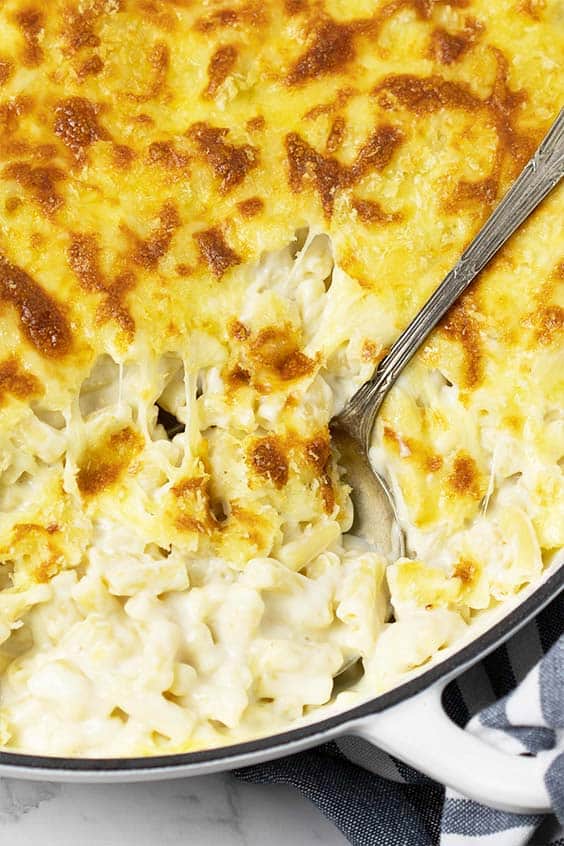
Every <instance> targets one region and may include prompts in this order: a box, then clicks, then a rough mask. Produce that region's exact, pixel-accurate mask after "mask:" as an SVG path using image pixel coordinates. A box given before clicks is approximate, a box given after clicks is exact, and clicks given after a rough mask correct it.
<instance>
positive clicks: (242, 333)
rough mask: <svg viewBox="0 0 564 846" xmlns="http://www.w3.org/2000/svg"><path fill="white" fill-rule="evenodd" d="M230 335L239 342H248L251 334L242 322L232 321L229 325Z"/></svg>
mask: <svg viewBox="0 0 564 846" xmlns="http://www.w3.org/2000/svg"><path fill="white" fill-rule="evenodd" d="M229 333H230V335H231V336H232V337H233V338H236V339H237V340H238V341H246V340H247V338H248V337H249V335H250V334H251V333H250V331H249V329H247V327H246V326H245V325H244V324H243V323H241V321H240V320H232V321H231V323H230V324H229Z"/></svg>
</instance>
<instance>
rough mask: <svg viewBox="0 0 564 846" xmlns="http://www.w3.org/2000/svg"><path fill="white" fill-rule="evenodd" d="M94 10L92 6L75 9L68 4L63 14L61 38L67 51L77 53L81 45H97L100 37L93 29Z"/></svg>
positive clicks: (94, 20)
mask: <svg viewBox="0 0 564 846" xmlns="http://www.w3.org/2000/svg"><path fill="white" fill-rule="evenodd" d="M96 17H97V15H96V12H95V9H94V8H93V7H90V8H86V9H81V10H79V9H77V8H76V7H72V6H70V7H69V8H68V9H67V10H66V13H65V16H64V24H65V25H64V30H63V38H64V42H65V46H66V50H67V52H68V53H71V54H73V53H77V52H78V51H79V50H81V49H82V48H83V47H98V46H99V44H100V38H99V37H98V35H97V34H96V32H95V31H94V25H95V22H96Z"/></svg>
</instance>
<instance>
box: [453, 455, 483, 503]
mask: <svg viewBox="0 0 564 846" xmlns="http://www.w3.org/2000/svg"><path fill="white" fill-rule="evenodd" d="M447 481H448V484H449V486H450V488H451V489H452V490H453V491H454V493H455V494H458V495H459V496H467V497H471V498H472V499H476V500H479V499H480V497H481V496H482V493H483V491H482V488H481V484H480V473H479V470H478V467H477V465H476V462H475V461H474V459H473V458H472V456H471V455H467V454H466V453H463V452H460V453H458V455H457V456H456V457H455V459H454V461H453V465H452V472H451V473H450V475H449V477H448V479H447Z"/></svg>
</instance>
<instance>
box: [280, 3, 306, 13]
mask: <svg viewBox="0 0 564 846" xmlns="http://www.w3.org/2000/svg"><path fill="white" fill-rule="evenodd" d="M284 8H285V10H286V12H287V13H288V14H289V15H290V16H293V15H298V14H299V13H300V12H304V11H305V10H306V9H307V0H284Z"/></svg>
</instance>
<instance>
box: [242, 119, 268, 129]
mask: <svg viewBox="0 0 564 846" xmlns="http://www.w3.org/2000/svg"><path fill="white" fill-rule="evenodd" d="M245 126H246V127H247V129H248V130H249V132H260V131H261V130H263V129H264V128H265V126H266V121H265V119H264V117H263V116H262V115H256V117H253V118H249V120H248V121H247V123H246V124H245Z"/></svg>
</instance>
